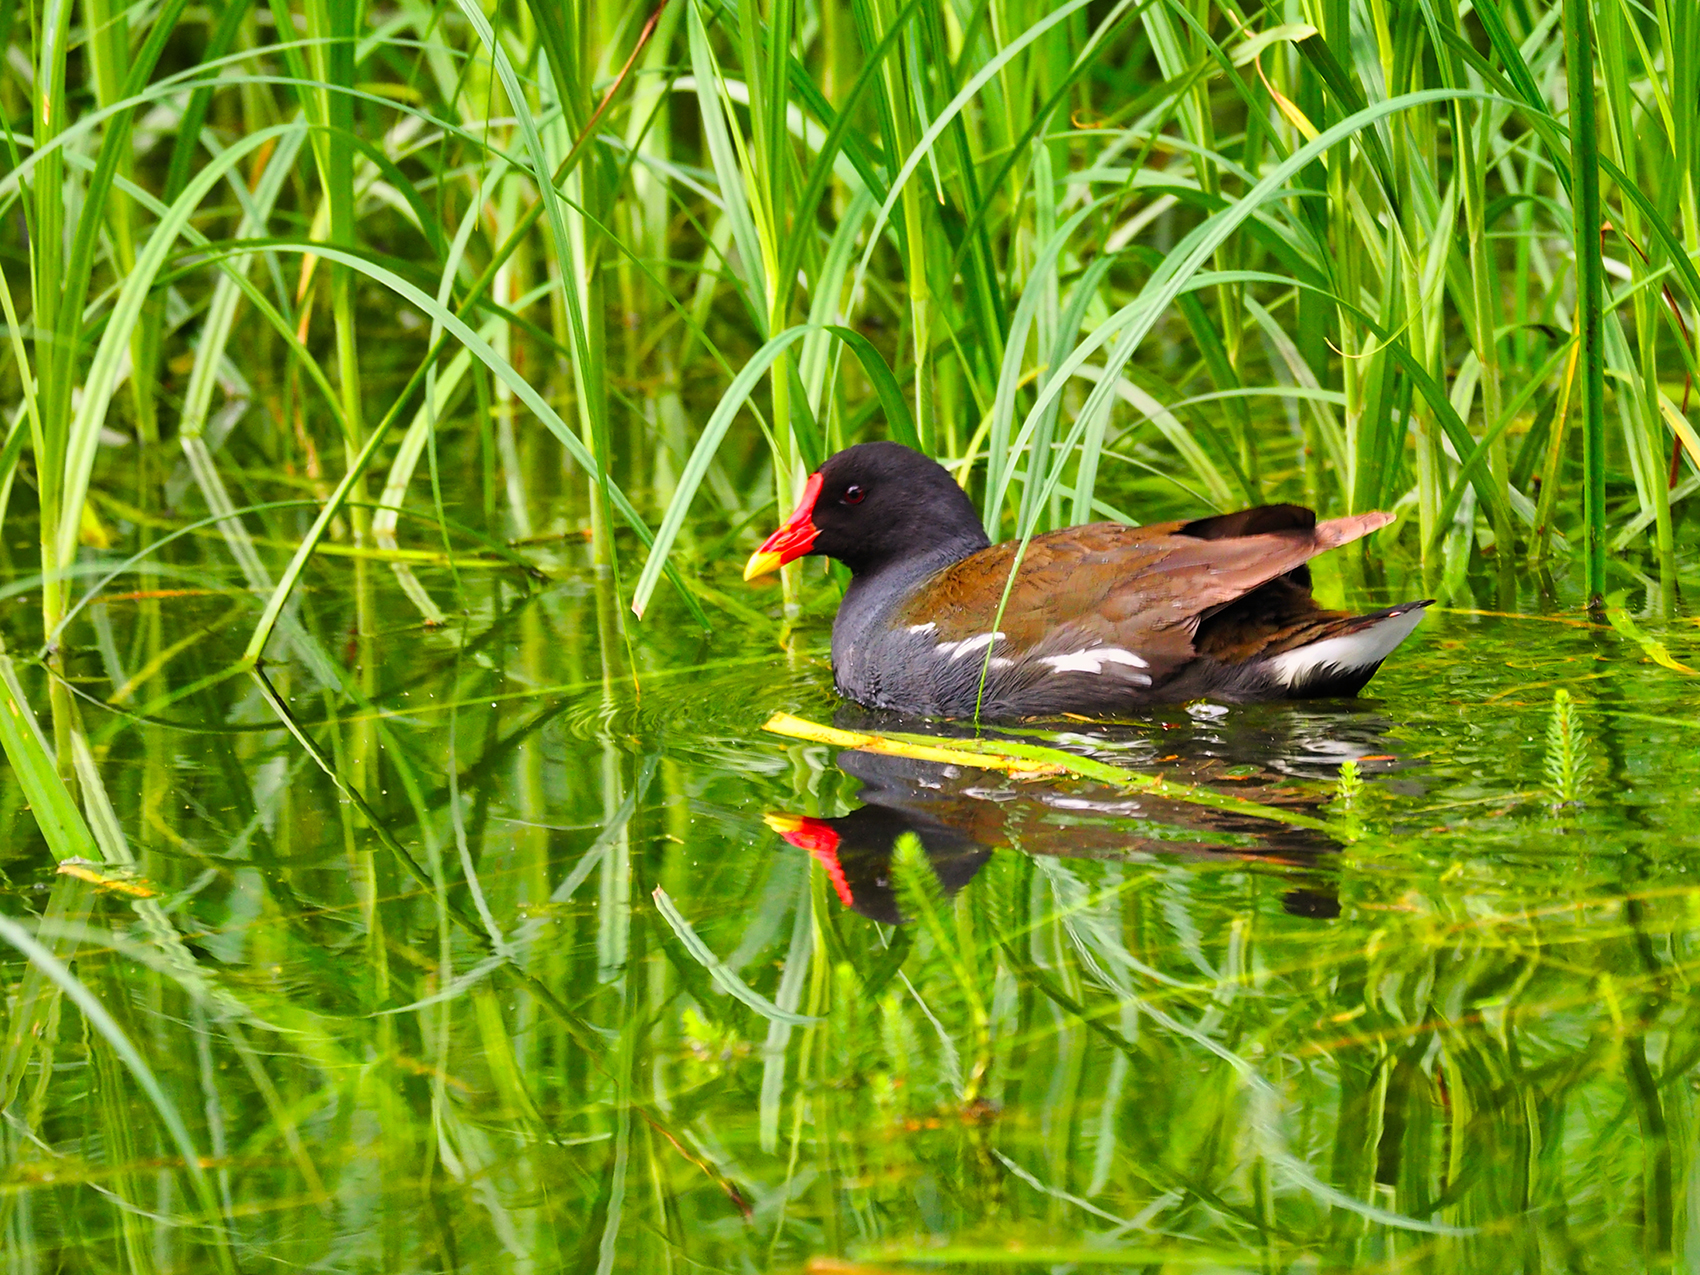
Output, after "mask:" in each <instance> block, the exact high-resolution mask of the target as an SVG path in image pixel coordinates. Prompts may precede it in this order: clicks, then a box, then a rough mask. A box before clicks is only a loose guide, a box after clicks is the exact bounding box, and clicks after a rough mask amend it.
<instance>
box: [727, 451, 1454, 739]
mask: <svg viewBox="0 0 1700 1275" xmlns="http://www.w3.org/2000/svg"><path fill="white" fill-rule="evenodd" d="M1392 521H1393V515H1392V514H1387V513H1368V514H1355V515H1353V516H1351V517H1347V518H1333V519H1330V520H1329V521H1327V522H1322V523H1319V522H1317V520H1316V515H1315V514H1314V513H1312V512H1311V511H1310V510H1308V509H1302V508H1300V507H1299V506H1297V505H1264V506H1261V507H1259V508H1257V509H1246V510H1242V511H1240V512H1239V513H1233V514H1220V515H1217V516H1215V517H1211V518H1197V519H1194V520H1193V521H1191V522H1163V523H1153V524H1151V525H1149V526H1145V527H1128V526H1124V525H1122V524H1121V523H1113V522H1095V523H1088V524H1086V525H1085V526H1080V527H1069V528H1067V529H1066V530H1063V531H1052V532H1048V533H1046V534H1044V535H1039V536H1034V537H1033V538H1032V540H1031V541H1030V542H1029V543H1028V545H1027V551H1026V553H1025V554H1023V555H1021V557H1020V561H1019V563H1017V560H1016V559H1017V554H1016V551H1017V549H1018V548H1019V547H1020V546H1019V543H1018V542H1016V541H1008V542H1005V543H1004V544H1000V545H993V544H991V543H990V541H989V540H988V539H987V538H986V533H985V530H984V529H983V528H982V527H981V525H980V519H979V516H978V514H976V513H975V511H974V506H973V505H972V504H971V503H970V502H969V499H968V496H967V495H966V493H964V492H963V490H962V489H961V488H960V487H959V486H957V484H956V480H955V479H953V478H952V477H951V476H950V474H949V472H947V471H946V470H945V468H944V467H943V466H942V465H939V464H937V463H936V462H934V461H932V460H929V459H928V458H927V457H925V456H923V455H921V454H920V453H919V452H916V451H913V450H912V449H910V448H908V447H904V446H901V445H900V444H897V443H885V442H879V443H860V444H858V445H856V446H855V447H849V448H846V449H845V450H844V451H841V452H839V453H838V454H837V455H835V456H833V457H831V458H830V459H829V460H827V462H826V463H825V464H824V465H822V466H821V467H820V469H819V470H818V471H817V472H815V473H814V474H811V475H810V476H809V480H808V482H807V484H806V485H805V486H804V488H803V498H802V500H801V502H800V503H799V504H798V505H797V509H796V512H794V513H793V514H792V515H791V517H790V519H789V520H788V521H787V522H786V523H785V525H784V526H782V527H781V528H780V529H779V530H778V531H776V532H774V533H773V534H772V535H771V536H769V537H768V538H767V540H766V541H765V542H764V543H763V544H762V546H761V548H760V549H758V550H756V552H755V553H754V555H752V556H751V558H750V561H749V564H748V565H747V566H746V567H745V568H744V578H745V579H746V580H752V579H754V578H755V577H757V576H759V575H763V574H765V573H767V572H769V571H773V570H775V569H777V568H778V567H780V566H781V565H783V564H784V563H787V562H790V561H792V560H793V559H796V558H800V557H802V556H804V555H805V554H824V555H826V556H827V557H830V558H837V559H838V560H839V561H840V562H842V563H843V564H844V565H845V566H847V567H849V568H850V574H851V580H850V587H849V589H848V590H846V592H845V594H844V601H843V602H842V603H840V604H839V607H838V617H837V619H836V620H834V622H833V625H832V666H833V672H834V674H835V676H836V678H837V682H838V689H839V691H840V693H841V694H844V695H846V696H848V697H849V698H851V699H853V700H856V701H857V702H859V703H862V704H866V705H869V706H871V707H874V708H885V709H892V710H895V711H897V712H901V713H908V714H913V715H917V716H932V717H954V718H966V717H974V716H978V717H980V718H982V719H991V720H998V719H1009V718H1016V717H1035V716H1053V715H1059V714H1064V713H1075V714H1081V715H1085V716H1092V717H1107V716H1116V715H1118V714H1122V713H1125V712H1127V711H1129V710H1132V709H1137V708H1139V707H1141V706H1143V705H1147V704H1154V703H1175V702H1178V701H1181V700H1188V699H1193V698H1196V697H1198V696H1201V695H1210V696H1214V697H1216V698H1219V699H1226V700H1239V701H1243V700H1268V699H1304V698H1313V697H1318V696H1329V695H1355V694H1357V692H1358V691H1359V690H1360V689H1361V688H1362V687H1363V685H1364V683H1366V682H1367V681H1369V679H1370V678H1371V677H1372V676H1373V675H1374V673H1375V671H1376V669H1378V668H1380V667H1381V662H1382V661H1383V660H1384V659H1386V658H1387V656H1388V655H1389V654H1390V653H1391V652H1392V651H1393V648H1394V647H1396V646H1398V645H1399V643H1400V642H1402V641H1403V640H1404V639H1405V637H1406V636H1407V635H1408V634H1409V633H1410V632H1411V630H1412V629H1414V628H1416V626H1417V622H1418V621H1419V620H1421V619H1422V614H1423V609H1424V608H1425V607H1427V606H1429V605H1430V603H1431V602H1432V599H1425V600H1423V601H1419V602H1406V603H1403V604H1401V605H1399V606H1396V607H1389V608H1387V609H1386V610H1383V611H1373V612H1371V613H1369V614H1368V615H1352V614H1349V613H1347V612H1343V611H1325V610H1323V609H1322V608H1321V607H1319V606H1317V604H1316V601H1315V599H1314V598H1312V597H1311V592H1310V571H1309V569H1308V568H1307V567H1306V566H1305V563H1306V562H1308V561H1309V560H1310V559H1311V558H1313V557H1315V556H1316V555H1317V554H1319V553H1323V552H1325V551H1326V550H1329V549H1333V548H1336V547H1338V546H1339V545H1343V544H1349V543H1350V542H1351V541H1353V540H1356V539H1358V537H1360V536H1364V535H1367V534H1369V533H1370V532H1372V531H1374V530H1376V529H1377V528H1378V527H1384V526H1386V525H1387V524H1388V523H1390V522H1392ZM1012 569H1013V570H1014V576H1015V578H1014V581H1013V583H1011V581H1010V573H1011V570H1012ZM1006 585H1007V586H1008V600H1007V602H1005V601H1004V593H1005V588H1006ZM1000 603H1001V604H1002V614H1001V616H1000V615H999V606H1000ZM994 621H995V626H994Z"/></svg>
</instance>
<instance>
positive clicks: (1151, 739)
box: [767, 704, 1410, 924]
mask: <svg viewBox="0 0 1700 1275" xmlns="http://www.w3.org/2000/svg"><path fill="white" fill-rule="evenodd" d="M834 724H835V725H837V726H839V727H841V728H843V729H848V730H859V731H904V732H907V733H910V734H919V733H926V734H933V735H939V736H946V737H948V736H951V735H956V736H961V735H964V734H967V733H968V732H967V731H966V730H964V729H962V728H959V727H955V726H951V725H947V724H943V723H936V722H927V723H917V722H915V721H912V720H904V719H897V718H893V717H890V716H889V715H884V714H876V713H870V712H868V711H867V710H862V709H847V710H846V711H844V712H841V713H839V714H838V715H837V716H836V717H835V718H834ZM1387 727H1388V723H1387V722H1386V721H1385V720H1384V719H1382V718H1380V717H1379V716H1378V715H1376V714H1375V713H1373V712H1366V711H1364V710H1362V709H1361V708H1360V707H1359V706H1357V705H1352V704H1342V705H1338V706H1333V705H1315V706H1308V707H1305V708H1294V707H1291V706H1286V705H1279V706H1258V707H1253V708H1241V707H1238V706H1236V707H1234V708H1232V709H1227V708H1222V707H1220V706H1215V705H1208V704H1201V705H1192V706H1190V707H1188V708H1172V709H1168V710H1165V712H1164V713H1163V714H1160V715H1157V716H1153V717H1151V718H1149V719H1148V720H1143V721H1140V722H1136V723H1128V724H1125V725H1122V726H1119V727H1105V726H1102V725H1100V724H1098V723H1093V724H1091V725H1090V726H1085V725H1083V724H1073V723H1070V724H1065V725H1064V727H1063V728H1062V729H1060V730H1059V729H1055V728H1053V729H1051V730H1049V731H1046V732H1044V734H1043V742H1045V743H1046V744H1048V745H1050V746H1052V747H1059V748H1064V749H1067V750H1068V751H1071V752H1075V753H1078V754H1082V755H1086V756H1091V757H1094V758H1096V759H1098V760H1102V761H1110V762H1113V763H1115V764H1118V765H1123V766H1127V767H1128V768H1130V769H1134V770H1138V771H1144V772H1146V773H1149V772H1150V771H1151V770H1158V771H1160V772H1161V773H1162V774H1163V776H1164V777H1165V778H1167V779H1170V780H1173V781H1175V782H1178V783H1185V784H1194V785H1199V786H1204V787H1209V788H1212V789H1214V790H1216V791H1218V792H1223V793H1230V794H1232V795H1234V796H1236V797H1243V798H1246V799H1248V800H1251V801H1257V802H1261V803H1263V804H1265V805H1271V806H1277V807H1281V808H1283V809H1287V810H1292V811H1296V812H1300V813H1305V814H1315V813H1317V810H1318V808H1319V807H1320V805H1321V803H1322V800H1323V799H1324V798H1323V797H1322V796H1321V795H1319V794H1317V793H1315V792H1314V791H1306V790H1304V789H1301V788H1299V787H1296V786H1294V785H1293V784H1292V783H1291V780H1292V779H1293V778H1300V777H1302V778H1306V779H1325V778H1332V777H1333V776H1334V775H1335V774H1337V773H1338V769H1339V766H1340V763H1341V762H1343V761H1345V760H1347V759H1351V760H1354V761H1356V762H1357V763H1358V765H1359V768H1360V770H1361V771H1362V772H1363V773H1366V774H1371V773H1376V772H1387V771H1392V770H1398V769H1400V768H1401V763H1400V762H1399V759H1398V758H1397V757H1396V756H1395V755H1393V753H1392V751H1391V749H1390V747H1389V744H1388V740H1387V739H1386V737H1385V734H1384V732H1385V730H1386V729H1387ZM1026 738H1028V739H1031V738H1032V737H1031V736H1030V735H1029V736H1026ZM837 762H838V765H839V767H840V768H841V769H842V770H844V771H845V772H846V773H847V774H849V775H851V776H853V777H855V778H856V779H859V780H860V781H861V791H860V793H859V794H858V795H859V797H860V799H861V801H862V802H863V803H864V804H863V805H862V806H861V807H860V808H859V809H857V810H853V811H851V812H850V813H849V814H845V815H839V816H837V817H835V818H818V817H812V816H805V815H795V814H770V815H768V816H767V823H768V825H769V826H770V827H772V828H773V829H774V831H776V832H777V833H779V835H780V836H781V837H782V838H783V839H784V840H785V841H787V842H789V843H790V844H791V845H793V846H796V847H798V848H799V849H802V850H806V851H808V852H809V853H810V854H812V855H813V856H814V857H815V858H816V859H817V860H818V861H819V862H820V864H821V865H822V867H823V868H824V869H825V871H826V874H827V877H828V879H829V880H830V881H831V883H832V886H833V889H834V891H835V892H836V893H837V895H838V898H839V900H840V901H841V902H842V903H843V904H844V905H845V906H846V907H848V908H851V909H853V910H855V911H856V912H858V913H860V914H861V915H863V916H865V917H868V918H869V919H871V920H875V921H881V922H884V923H887V924H897V923H898V922H900V921H901V920H902V919H903V918H902V916H901V913H900V911H899V909H898V905H897V899H896V894H895V889H894V885H893V882H892V880H891V855H892V851H893V849H894V848H895V846H896V843H897V839H898V838H899V837H900V836H901V835H902V834H904V833H906V832H912V833H914V834H915V835H916V837H917V838H918V839H919V841H920V843H921V846H922V848H923V850H924V851H925V852H926V855H927V858H928V860H929V862H930V863H931V864H932V867H933V871H934V872H935V873H936V874H937V876H938V879H939V883H940V885H941V886H942V887H943V889H944V891H945V893H946V894H954V893H955V892H956V891H958V890H960V889H962V888H963V887H964V886H965V885H967V884H968V883H969V882H970V881H971V880H973V879H974V876H975V874H977V873H978V872H979V871H980V869H981V868H982V867H984V866H985V864H986V862H987V861H988V860H989V859H990V858H991V855H992V851H993V850H996V849H1000V848H1008V849H1013V850H1018V851H1021V852H1023V853H1026V854H1042V855H1058V856H1067V857H1074V858H1080V857H1088V858H1100V859H1123V860H1127V859H1139V858H1149V857H1153V856H1158V855H1162V856H1167V857H1173V856H1176V855H1184V856H1195V857H1209V858H1216V857H1224V856H1227V857H1234V858H1238V859H1241V860H1243V861H1246V862H1249V863H1252V864H1259V865H1264V866H1266V867H1267V868H1269V869H1270V870H1273V871H1281V872H1283V873H1285V874H1287V875H1289V876H1290V877H1291V878H1293V882H1292V884H1293V888H1292V889H1291V890H1289V891H1288V892H1287V894H1286V895H1285V897H1284V898H1283V900H1282V902H1283V905H1284V906H1285V908H1286V910H1287V911H1288V912H1290V913H1292V914H1294V915H1297V916H1308V917H1317V918H1323V919H1326V918H1331V917H1334V916H1337V915H1339V911H1340V904H1339V900H1338V897H1337V896H1336V894H1335V890H1334V884H1333V881H1332V879H1331V877H1330V874H1329V871H1328V859H1329V856H1331V855H1332V854H1333V853H1334V852H1336V851H1337V850H1338V849H1339V848H1340V846H1339V843H1337V842H1335V841H1334V840H1333V839H1332V838H1330V837H1327V836H1325V835H1323V834H1321V833H1318V832H1313V831H1311V830H1309V829H1303V828H1293V827H1289V826H1287V825H1285V824H1273V823H1271V822H1269V821H1268V820H1264V819H1258V818H1255V817H1250V816H1247V815H1242V814H1237V813H1234V812H1231V811H1223V810H1215V809H1211V808H1209V807H1205V806H1197V805H1193V804H1190V803H1188V802H1183V801H1174V800H1169V799H1164V798H1160V797H1150V796H1147V795H1145V794H1143V793H1132V794H1130V793H1128V792H1125V791H1118V790H1116V789H1113V788H1109V787H1106V786H1103V785H1096V784H1092V783H1089V782H1086V781H1080V780H1044V781H1031V780H1029V781H1015V780H1012V779H1010V778H1009V777H1008V776H1006V775H1003V774H1000V773H998V772H994V771H986V770H976V769H969V768H966V767H958V766H953V765H946V764H941V763H938V762H930V761H917V760H914V759H911V758H905V757H894V756H890V755H887V754H880V753H871V752H864V751H859V750H851V751H845V752H841V753H839V754H838V757H837ZM1392 782H1395V783H1398V782H1400V781H1399V780H1394V781H1392ZM1404 782H1405V783H1407V784H1408V783H1409V782H1410V781H1409V780H1405V781H1404Z"/></svg>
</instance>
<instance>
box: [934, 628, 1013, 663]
mask: <svg viewBox="0 0 1700 1275" xmlns="http://www.w3.org/2000/svg"><path fill="white" fill-rule="evenodd" d="M1003 636H1004V635H1003V634H1002V633H981V634H979V635H978V636H976V637H971V638H963V639H962V641H960V642H940V643H939V644H938V646H936V647H934V648H933V649H934V650H936V651H937V652H938V653H939V654H940V655H948V656H950V658H951V659H953V660H960V659H961V658H962V657H963V656H965V655H972V654H974V652H975V651H983V650H985V649H986V648H987V647H988V646H990V645H991V644H992V643H993V642H996V641H999V640H1001V639H1002V638H1003Z"/></svg>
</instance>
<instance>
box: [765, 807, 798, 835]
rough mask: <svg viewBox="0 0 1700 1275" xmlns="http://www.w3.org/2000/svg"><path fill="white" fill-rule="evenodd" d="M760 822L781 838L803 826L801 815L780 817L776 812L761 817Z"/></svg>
mask: <svg viewBox="0 0 1700 1275" xmlns="http://www.w3.org/2000/svg"><path fill="white" fill-rule="evenodd" d="M761 821H762V822H763V823H765V824H766V825H767V826H768V827H769V828H772V829H773V830H774V831H775V832H777V833H778V834H779V835H780V836H782V837H783V836H784V835H785V834H786V833H788V832H796V831H797V830H798V829H799V828H801V827H802V826H803V817H802V816H801V815H782V814H779V813H777V812H774V813H771V814H765V815H763V816H762V817H761Z"/></svg>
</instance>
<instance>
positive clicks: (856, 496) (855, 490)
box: [844, 483, 868, 505]
mask: <svg viewBox="0 0 1700 1275" xmlns="http://www.w3.org/2000/svg"><path fill="white" fill-rule="evenodd" d="M867 496H868V493H867V492H865V491H863V490H862V489H861V488H860V487H858V486H856V485H855V484H854V483H852V484H851V485H850V486H848V487H846V488H845V489H844V503H845V504H847V505H859V504H861V503H862V502H863V501H864V500H866V499H867Z"/></svg>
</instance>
